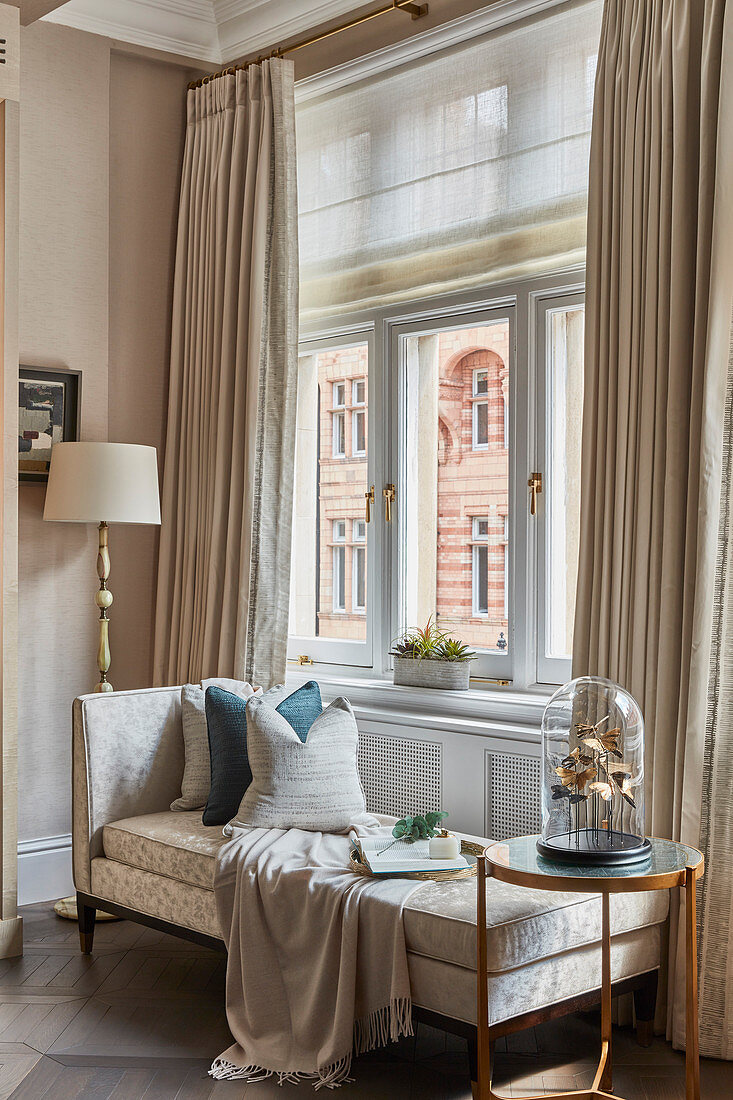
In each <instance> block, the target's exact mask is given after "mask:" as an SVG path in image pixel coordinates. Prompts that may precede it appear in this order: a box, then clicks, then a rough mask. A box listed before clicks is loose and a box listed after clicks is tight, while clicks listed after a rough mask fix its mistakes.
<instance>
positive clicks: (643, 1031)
mask: <svg viewBox="0 0 733 1100" xmlns="http://www.w3.org/2000/svg"><path fill="white" fill-rule="evenodd" d="M658 982H659V971H658V970H652V971H651V972H650V973H649V974H647V975H646V979H645V981H644V985H643V986H641V987H640V988H639V989H635V990H634V1012H635V1013H636V1041H637V1043H638V1044H639V1046H640V1047H650V1046H651V1045H652V1040H653V1039H654V1016H655V1014H656V1011H657V984H658Z"/></svg>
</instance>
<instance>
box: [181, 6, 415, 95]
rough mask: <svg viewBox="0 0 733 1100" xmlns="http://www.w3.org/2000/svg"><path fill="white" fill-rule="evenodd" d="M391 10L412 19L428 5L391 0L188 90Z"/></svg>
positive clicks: (206, 78) (204, 78) (197, 82)
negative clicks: (406, 14) (374, 9)
mask: <svg viewBox="0 0 733 1100" xmlns="http://www.w3.org/2000/svg"><path fill="white" fill-rule="evenodd" d="M391 11H406V12H409V13H410V15H411V16H412V18H413V19H421V18H422V16H423V15H427V14H428V5H427V4H416V3H413V0H392V3H391V4H385V6H384V7H382V8H377V9H376V11H370V12H368V13H367V14H366V15H359V16H357V17H356V18H355V19H349V20H348V21H347V22H346V23H339V25H338V26H337V27H332V28H331V30H329V31H322V33H321V34H314V35H312V36H311V37H310V38H301V39H300V40H299V41H298V42H293V44H292V45H291V46H278V48H277V49H275V50H273V51H272V53H268V54H263V55H262V56H261V57H258V58H257V59H256V60H253V61H246V62H245V63H244V64H243V65H230V66H229V67H228V68H227V69H222V70H221V71H220V72H218V73H209V75H208V76H202V77H201V79H200V80H194V81H192V82H191V83H190V84H189V85H188V87H189V90H190V89H191V88H201V87H203V85H204V84H208V83H209V82H210V81H211V80H218V78H219V77H220V76H228V75H233V74H234V73H236V72H238V71H239V70H241V69H248V68H249V66H250V65H259V63H260V61H266V60H269V59H270V58H273V57H284V56H285V54H287V53H294V52H295V51H296V50H302V49H303V48H304V47H305V46H313V45H314V44H315V43H316V42H322V41H323V40H324V38H330V37H331V36H332V35H334V34H341V32H342V31H350V30H351V28H352V27H358V26H360V25H361V24H362V23H367V22H368V21H369V20H370V19H377V18H378V16H380V15H388V14H389V12H391Z"/></svg>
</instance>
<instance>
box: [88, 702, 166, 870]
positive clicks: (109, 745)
mask: <svg viewBox="0 0 733 1100" xmlns="http://www.w3.org/2000/svg"><path fill="white" fill-rule="evenodd" d="M72 761H73V763H72V773H73V774H72V849H73V863H74V883H75V885H76V888H77V890H83V891H87V892H88V891H90V889H91V861H92V859H94V858H95V856H101V855H103V847H102V829H103V828H104V826H105V825H107V824H108V823H109V822H111V821H118V820H119V819H120V818H124V817H135V816H136V815H138V814H152V813H160V812H162V811H164V810H168V809H170V804H171V802H172V801H173V800H174V799H175V798H178V797H180V794H181V778H182V775H183V764H184V749H183V730H182V725H181V689H180V687H169V688H149V689H146V690H143V691H116V692H112V693H109V694H99V695H82V696H80V697H79V698H78V699H75V700H74V706H73V755H72Z"/></svg>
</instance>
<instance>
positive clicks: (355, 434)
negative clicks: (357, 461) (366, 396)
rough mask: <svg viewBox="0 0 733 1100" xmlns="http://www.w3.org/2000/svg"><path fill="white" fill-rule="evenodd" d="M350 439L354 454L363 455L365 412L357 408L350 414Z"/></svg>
mask: <svg viewBox="0 0 733 1100" xmlns="http://www.w3.org/2000/svg"><path fill="white" fill-rule="evenodd" d="M351 418H352V419H351V424H352V428H351V433H352V434H351V441H352V444H353V447H354V454H355V455H363V454H364V452H365V451H366V412H364V410H359V411H357V412H353V413H352V414H351Z"/></svg>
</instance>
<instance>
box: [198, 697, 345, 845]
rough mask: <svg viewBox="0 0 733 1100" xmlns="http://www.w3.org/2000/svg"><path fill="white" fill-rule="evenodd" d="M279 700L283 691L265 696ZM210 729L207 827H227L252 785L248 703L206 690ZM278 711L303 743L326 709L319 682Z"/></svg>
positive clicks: (207, 718)
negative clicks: (248, 748)
mask: <svg viewBox="0 0 733 1100" xmlns="http://www.w3.org/2000/svg"><path fill="white" fill-rule="evenodd" d="M270 694H272V695H273V696H274V698H279V697H280V695H281V689H278V688H273V689H272V692H266V693H265V699H266V698H267V696H268V695H270ZM205 707H206V728H207V730H208V733H209V759H210V761H211V790H210V791H209V798H208V801H207V803H206V806H205V807H204V813H203V817H202V821H203V823H204V825H226V823H227V822H228V821H231V819H232V818H233V817H234V816H235V814H236V812H237V810H238V809H239V803H240V802H241V801H242V798H243V796H244V792H245V791H246V790H247V788H248V787H249V785H250V783H251V782H252V772H251V771H250V767H249V760H248V758H247V700H246V699H242V698H241V696H239V695H234V694H232V692H231V691H225V690H224V688H220V687H214V686H212V687H209V688H207V689H206V698H205ZM275 710H277V711H278V713H279V714H282V716H283V718H285V719H286V720H287V721H288V722H289V723H290V725H291V726H292V727H293V729H294V730H295V732H296V733H297V735H298V737H299V738H300V740H301V741H302V742H304V743H305V740H306V738H307V736H308V730H309V729H310V728H311V726H312V725H313V723H314V722H315V720H316V718H317V717H318V715H319V714H320V713H321V711H322V710H323V704H322V702H321V690H320V688H319V687H318V684H317V683H316V682H315V680H309V681H308V683H307V684H303V686H302V687H300V688H298V690H297V691H294V692H293V694H292V695H288V696H287V698H285V699H283V700H282V702H281V703H279V704H278V705H277V706H276V707H275Z"/></svg>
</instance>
